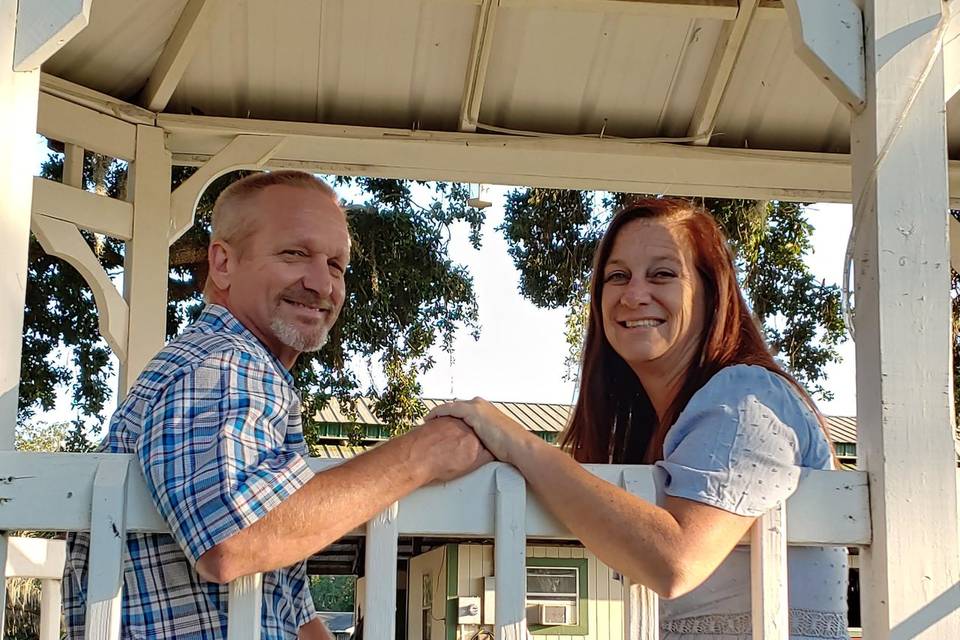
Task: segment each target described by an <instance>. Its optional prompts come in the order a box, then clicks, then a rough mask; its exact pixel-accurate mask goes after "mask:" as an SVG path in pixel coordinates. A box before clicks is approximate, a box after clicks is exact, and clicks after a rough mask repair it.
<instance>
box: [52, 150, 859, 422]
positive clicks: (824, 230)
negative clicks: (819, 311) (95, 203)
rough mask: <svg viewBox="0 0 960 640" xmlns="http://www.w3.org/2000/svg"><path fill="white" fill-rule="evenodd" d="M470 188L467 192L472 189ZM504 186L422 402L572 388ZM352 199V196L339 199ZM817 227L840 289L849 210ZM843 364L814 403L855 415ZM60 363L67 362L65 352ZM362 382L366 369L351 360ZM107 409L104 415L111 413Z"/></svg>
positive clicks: (561, 392)
mask: <svg viewBox="0 0 960 640" xmlns="http://www.w3.org/2000/svg"><path fill="white" fill-rule="evenodd" d="M45 157H46V148H45V145H44V144H43V143H42V139H38V144H37V147H36V166H37V167H39V165H40V162H41V161H42V160H43V159H44V158H45ZM476 188H477V187H476V185H474V186H473V189H474V190H476ZM508 190H509V188H507V187H499V186H492V187H488V188H485V189H484V198H485V199H487V200H489V201H491V202H492V203H493V206H491V207H489V208H487V209H486V210H485V212H486V215H487V219H486V223H485V225H484V231H483V246H482V248H481V250H479V251H477V250H474V249H473V247H472V246H471V245H470V243H469V241H468V239H467V233H468V229H467V227H466V225H459V226H457V227H455V228H454V229H453V234H452V238H451V244H450V255H451V258H453V259H454V260H455V261H457V262H459V263H461V264H464V265H466V266H467V267H468V268H469V270H470V272H471V273H472V274H473V277H474V287H475V291H476V295H477V303H478V307H479V312H480V324H481V334H480V339H479V341H474V340H473V338H472V337H471V336H470V335H469V332H467V331H462V332H461V333H460V334H459V335H458V337H457V340H456V343H455V353H454V357H453V361H452V362H451V358H450V356H448V355H447V354H445V353H443V352H442V351H440V350H439V349H436V350H435V353H434V357H435V360H436V366H435V367H434V368H433V369H432V370H431V371H429V372H427V373H426V374H425V375H424V376H423V378H422V385H423V391H424V396H426V397H432V398H450V397H456V398H469V397H473V396H482V397H485V398H488V399H490V400H514V401H526V402H555V403H569V402H571V401H572V400H573V398H574V393H575V389H574V385H573V384H572V383H570V382H565V381H564V379H563V378H564V374H565V372H566V369H565V366H564V358H565V356H566V353H567V345H566V342H565V340H564V311H563V310H544V309H539V308H537V307H535V306H534V305H533V304H532V303H530V302H529V301H527V300H526V299H525V298H523V297H522V296H521V295H520V294H519V292H518V291H517V284H518V280H519V274H518V272H517V271H516V269H514V267H513V264H512V262H511V259H510V257H509V255H508V254H507V251H506V243H505V242H504V240H503V236H502V235H501V234H500V232H498V231H496V229H495V228H496V226H497V225H498V224H500V221H501V220H502V218H503V202H504V200H505V197H504V196H505V194H506V193H507V191H508ZM343 195H345V196H346V197H348V198H350V196H353V197H354V198H356V197H357V195H358V194H357V195H355V194H350V193H346V194H343ZM807 213H808V217H809V220H810V221H811V222H812V223H813V225H814V227H815V233H814V238H813V246H814V251H813V254H812V255H811V256H810V257H809V259H808V263H809V264H810V266H811V269H812V270H813V272H814V273H815V274H816V276H817V277H818V278H822V279H824V280H826V281H827V282H828V283H839V282H840V280H841V277H842V273H843V253H844V249H845V246H846V239H847V235H848V234H849V231H850V217H851V212H850V206H849V205H833V204H818V205H814V206H812V207H810V208H809V209H808V210H807ZM841 354H842V356H843V361H842V362H841V363H839V364H835V365H831V366H830V367H828V369H827V381H826V382H827V384H826V386H827V387H828V388H829V389H830V390H832V391H833V393H834V400H833V401H831V402H820V408H821V409H822V410H823V411H824V413H827V414H832V415H854V414H855V413H856V397H855V370H854V355H853V343H852V342H851V341H849V340H848V341H847V342H846V343H844V344H843V345H842V346H841ZM58 357H60V358H64V359H66V358H67V354H66V353H63V352H61V353H59V354H58ZM356 365H357V370H358V371H360V372H361V379H363V373H362V372H363V370H364V367H363V365H362V363H360V362H357V363H356ZM112 409H113V405H112V404H111V406H110V410H111V411H112ZM70 418H71V411H70V403H69V398H68V397H67V396H66V394H65V393H61V394H60V397H59V400H58V403H57V407H56V409H54V410H53V411H50V412H47V413H45V414H40V415H38V416H37V419H38V420H42V421H49V422H53V421H60V420H69V419H70Z"/></svg>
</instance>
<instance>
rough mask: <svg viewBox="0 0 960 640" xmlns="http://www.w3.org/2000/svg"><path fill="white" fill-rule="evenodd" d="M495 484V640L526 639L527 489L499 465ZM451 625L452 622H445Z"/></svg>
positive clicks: (512, 470) (514, 472) (515, 474)
mask: <svg viewBox="0 0 960 640" xmlns="http://www.w3.org/2000/svg"><path fill="white" fill-rule="evenodd" d="M494 482H495V484H496V521H495V522H496V524H495V529H494V531H495V532H496V533H495V536H496V537H495V540H494V547H493V552H494V559H493V571H494V574H495V575H496V578H497V591H496V596H495V600H494V607H495V610H496V613H495V615H494V618H495V635H496V638H497V640H525V638H526V637H527V609H526V586H527V575H526V570H527V527H526V515H527V486H526V483H525V482H524V480H523V476H521V475H520V472H519V471H517V470H516V469H515V468H513V467H511V466H507V465H499V466H498V467H497V470H496V472H495V475H494ZM447 624H451V621H449V620H448V621H447Z"/></svg>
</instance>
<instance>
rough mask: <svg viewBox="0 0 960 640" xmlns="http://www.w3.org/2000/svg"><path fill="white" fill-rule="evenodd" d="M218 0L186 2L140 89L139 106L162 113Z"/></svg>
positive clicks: (210, 19) (211, 17)
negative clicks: (145, 81)
mask: <svg viewBox="0 0 960 640" xmlns="http://www.w3.org/2000/svg"><path fill="white" fill-rule="evenodd" d="M218 2H219V0H189V2H187V4H186V6H185V7H184V8H183V11H182V12H181V13H180V19H179V20H178V21H177V26H176V27H174V29H173V33H172V34H170V38H169V39H168V40H167V44H166V46H164V48H163V51H162V52H161V53H160V57H159V58H158V59H157V63H156V65H154V67H153V71H152V72H151V73H150V78H149V79H148V80H147V84H146V85H145V86H144V88H143V93H142V94H141V99H140V104H142V105H143V106H144V107H146V108H147V109H149V110H151V111H163V110H164V108H166V106H167V103H168V102H169V101H170V96H172V95H173V92H174V90H175V89H176V88H177V85H178V84H179V83H180V79H181V78H182V77H183V74H184V72H185V71H186V70H187V65H188V64H190V60H191V59H192V58H193V54H194V53H195V52H196V50H197V47H198V46H199V44H200V39H201V37H202V36H203V35H204V34H206V33H207V31H208V29H209V27H210V23H211V21H212V19H213V14H214V10H215V8H216V5H217V3H218Z"/></svg>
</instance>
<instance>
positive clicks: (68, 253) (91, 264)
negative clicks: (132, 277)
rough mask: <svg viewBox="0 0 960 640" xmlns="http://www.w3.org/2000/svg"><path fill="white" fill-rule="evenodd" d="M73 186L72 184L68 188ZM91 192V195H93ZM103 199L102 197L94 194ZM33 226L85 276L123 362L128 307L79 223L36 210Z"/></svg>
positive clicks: (48, 247) (106, 335) (44, 243)
mask: <svg viewBox="0 0 960 640" xmlns="http://www.w3.org/2000/svg"><path fill="white" fill-rule="evenodd" d="M66 188H68V189H69V188H70V187H66ZM91 195H92V194H91ZM93 197H94V198H101V196H93ZM30 226H31V229H32V230H33V233H34V235H35V236H37V240H38V241H39V242H40V246H41V247H43V250H44V251H46V252H47V253H48V254H50V255H51V256H56V257H57V258H60V259H62V260H66V261H67V262H68V263H69V264H70V265H71V266H72V267H73V268H74V269H76V270H77V272H79V273H80V275H81V276H83V279H84V280H85V281H86V283H87V285H88V286H89V287H90V290H91V291H92V292H93V299H94V301H95V302H96V304H97V323H98V327H99V329H100V335H101V336H103V339H104V340H106V342H107V344H108V345H109V346H110V349H112V350H113V353H114V355H116V356H117V358H118V359H119V360H120V361H121V362H123V360H124V359H125V358H126V356H127V325H128V323H129V308H128V306H127V302H126V301H125V300H124V299H123V296H121V295H120V292H119V291H117V288H116V287H115V286H114V284H113V281H111V280H110V276H109V275H107V272H106V271H104V269H103V266H102V265H101V264H100V260H98V259H97V256H95V255H94V253H93V251H92V250H91V249H90V245H88V244H87V242H86V240H84V239H83V236H81V235H80V232H79V231H78V230H77V227H76V225H74V224H71V223H70V222H64V221H63V220H57V219H55V218H52V217H48V216H46V215H42V214H40V213H34V215H33V218H32V219H31V224H30Z"/></svg>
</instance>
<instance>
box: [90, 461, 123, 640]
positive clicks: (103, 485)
mask: <svg viewBox="0 0 960 640" xmlns="http://www.w3.org/2000/svg"><path fill="white" fill-rule="evenodd" d="M129 467H130V460H129V458H126V457H123V456H107V457H104V458H103V460H101V461H100V464H99V465H98V466H97V475H96V477H95V479H94V481H93V502H92V505H91V513H90V560H89V571H88V572H87V619H86V632H85V634H84V637H86V638H89V639H90V640H120V612H121V608H122V601H123V561H124V556H125V555H126V552H127V472H128V471H129Z"/></svg>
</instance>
